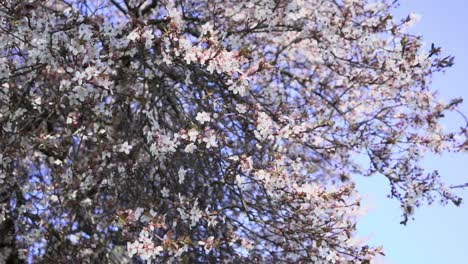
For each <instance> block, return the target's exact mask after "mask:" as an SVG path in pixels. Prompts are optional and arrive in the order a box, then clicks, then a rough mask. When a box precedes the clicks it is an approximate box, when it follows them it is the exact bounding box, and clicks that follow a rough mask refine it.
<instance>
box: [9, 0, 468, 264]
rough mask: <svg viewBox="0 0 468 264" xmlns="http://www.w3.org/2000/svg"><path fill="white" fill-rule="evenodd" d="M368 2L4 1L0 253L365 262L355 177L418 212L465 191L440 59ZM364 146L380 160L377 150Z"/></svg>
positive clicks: (70, 258) (56, 258)
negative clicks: (437, 165) (446, 125)
mask: <svg viewBox="0 0 468 264" xmlns="http://www.w3.org/2000/svg"><path fill="white" fill-rule="evenodd" d="M396 5H397V3H396V2H388V1H381V0H377V1H371V0H196V1H187V0H177V1H172V0H148V1H144V0H87V1H86V0H66V1H65V0H45V1H39V0H32V1H26V0H4V1H0V52H1V54H0V125H1V129H0V262H2V263H3V262H6V263H24V262H34V263H35V262H41V263H42V262H44V263H50V262H57V263H126V262H128V263H130V262H146V263H369V262H370V261H371V260H372V259H373V258H374V257H375V256H377V255H379V254H384V253H383V250H382V248H380V247H372V246H369V245H367V244H366V241H365V240H363V239H360V238H359V237H356V235H355V230H356V221H357V219H358V217H359V216H360V215H361V214H362V213H363V208H362V207H361V205H360V201H361V198H360V197H359V194H358V193H357V192H356V190H355V186H354V183H353V182H354V179H355V177H361V176H370V175H375V176H376V177H385V178H386V179H388V182H389V184H390V187H391V192H390V194H389V196H390V197H391V198H394V199H396V200H397V201H398V202H399V203H400V204H401V209H402V223H403V224H406V222H407V221H408V220H409V219H410V218H411V217H412V215H413V214H414V211H415V208H417V207H419V206H421V205H423V204H425V203H429V204H430V203H432V202H434V201H437V202H439V201H440V202H442V203H447V202H450V203H454V204H456V205H458V204H460V202H461V200H460V199H459V198H458V197H456V196H455V195H454V194H453V193H452V192H451V190H450V188H448V187H446V186H445V185H444V183H443V181H442V179H441V177H440V176H439V174H438V173H437V172H436V171H435V172H431V171H426V170H424V168H422V167H421V166H420V164H419V161H420V160H421V159H422V158H423V157H424V155H425V154H427V153H431V152H433V153H443V152H447V151H455V152H458V151H463V150H464V149H465V146H466V144H464V142H465V140H466V136H465V132H466V131H467V130H466V128H465V127H462V128H460V130H458V131H446V130H445V129H443V128H442V126H441V125H440V119H441V118H442V117H444V115H445V114H447V113H449V112H455V111H457V106H458V105H459V104H460V103H461V99H454V100H452V101H450V102H443V101H441V100H439V99H438V97H437V93H436V92H435V91H434V90H431V89H430V81H431V76H432V75H433V74H434V73H436V72H439V71H442V70H444V69H445V68H447V67H450V66H451V65H452V64H453V58H452V57H450V56H443V55H442V52H441V49H440V48H439V47H437V46H435V45H432V46H424V45H423V43H422V40H421V37H420V36H415V35H411V34H409V33H408V28H410V26H411V25H412V24H413V23H415V22H417V20H418V16H417V15H414V14H410V15H409V16H408V17H406V18H404V19H403V20H398V19H395V18H394V17H393V16H392V12H393V8H394V7H395V6H396ZM363 160H366V162H363Z"/></svg>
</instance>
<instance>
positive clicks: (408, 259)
mask: <svg viewBox="0 0 468 264" xmlns="http://www.w3.org/2000/svg"><path fill="white" fill-rule="evenodd" d="M410 12H415V13H418V14H420V15H422V19H421V21H420V22H419V23H418V24H417V25H416V26H414V27H413V28H412V30H411V32H412V33H415V34H419V35H422V36H423V40H424V42H426V43H427V47H428V48H429V47H430V44H431V43H435V44H436V46H437V45H438V46H441V47H442V48H443V51H445V54H447V55H453V56H455V66H454V67H453V68H451V69H449V70H448V71H447V72H446V73H444V74H437V75H436V76H435V78H434V81H433V83H432V88H433V89H435V90H438V91H439V94H440V96H441V97H442V98H444V99H446V100H449V99H451V98H454V97H462V98H464V100H465V103H464V104H463V106H462V107H461V111H462V112H463V113H465V114H466V115H468V84H467V78H468V51H467V49H468V0H445V1H441V0H400V7H399V8H398V9H397V10H395V12H394V13H395V15H396V17H403V16H406V15H407V14H409V13H410ZM462 124H463V120H462V119H461V118H460V117H459V116H456V115H453V116H448V117H447V118H445V119H444V120H443V125H444V126H445V127H447V128H452V129H457V128H459V127H460V126H461V125H462ZM424 166H425V167H426V168H428V169H438V170H439V172H440V174H441V175H443V177H444V178H445V181H446V182H447V183H449V184H461V183H465V182H468V153H467V154H450V153H448V154H444V155H441V156H435V155H432V156H429V157H427V158H426V160H425V161H424ZM358 189H359V191H360V192H361V194H363V195H364V196H365V197H367V202H365V203H364V204H365V205H367V206H370V207H371V208H373V209H371V210H370V211H369V212H368V213H367V215H366V216H364V217H362V218H361V221H360V224H359V225H358V234H359V235H360V236H364V237H366V238H368V239H369V240H370V241H371V244H373V245H383V246H384V249H385V251H386V257H385V258H383V261H384V263H398V264H400V263H401V264H406V263H411V264H418V263H424V264H432V263H437V264H451V263H468V188H466V189H465V190H463V189H460V190H457V192H456V193H457V194H459V195H460V196H461V197H462V198H464V203H463V204H462V205H461V206H460V207H455V206H453V205H448V206H440V205H439V204H433V205H432V206H425V207H422V208H420V209H418V210H417V211H416V214H415V220H414V221H410V222H409V223H408V225H407V226H402V225H400V224H399V222H400V220H401V218H400V215H401V212H400V208H399V205H398V203H397V202H396V201H393V200H389V199H387V198H386V196H387V194H388V193H389V186H388V184H387V182H386V181H385V179H383V178H381V177H371V178H360V179H358Z"/></svg>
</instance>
